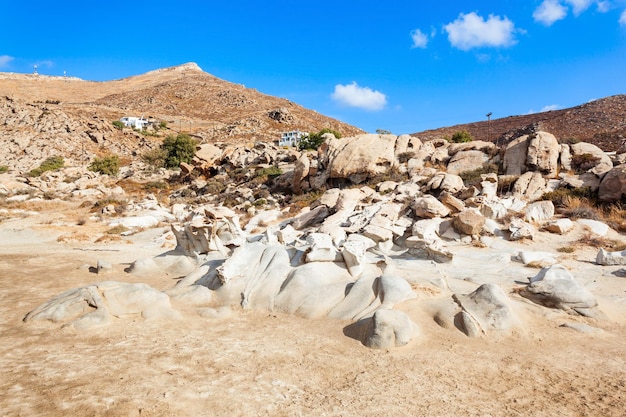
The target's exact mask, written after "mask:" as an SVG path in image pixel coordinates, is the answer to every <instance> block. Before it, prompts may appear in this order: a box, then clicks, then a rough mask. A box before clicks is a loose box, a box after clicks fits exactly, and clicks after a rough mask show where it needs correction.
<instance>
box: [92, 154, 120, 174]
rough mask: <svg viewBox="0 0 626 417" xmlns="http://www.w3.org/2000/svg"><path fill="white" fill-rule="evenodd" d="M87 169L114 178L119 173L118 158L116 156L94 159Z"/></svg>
mask: <svg viewBox="0 0 626 417" xmlns="http://www.w3.org/2000/svg"><path fill="white" fill-rule="evenodd" d="M88 169H89V170H90V171H93V172H99V173H100V174H102V175H111V176H115V175H117V174H119V172H120V158H119V157H118V156H117V155H111V156H105V157H104V158H96V159H94V160H93V162H92V163H91V164H90V165H89V167H88Z"/></svg>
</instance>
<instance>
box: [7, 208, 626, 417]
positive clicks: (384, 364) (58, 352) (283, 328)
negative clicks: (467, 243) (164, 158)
mask: <svg viewBox="0 0 626 417" xmlns="http://www.w3.org/2000/svg"><path fill="white" fill-rule="evenodd" d="M98 227H99V226H97V225H90V224H86V225H83V226H77V225H75V224H72V223H71V221H68V220H67V219H66V218H64V217H63V216H60V215H58V214H48V215H45V216H44V215H34V214H33V215H30V216H25V217H23V218H10V219H6V220H5V221H3V222H2V223H0V334H1V337H0V372H1V373H2V377H1V378H0V414H1V415H2V416H42V415H45V416H67V415H77V416H79V415H81V416H82V415H85V416H101V415H106V416H374V415H376V416H623V415H624V414H625V413H626V406H625V404H626V342H625V341H626V324H625V320H624V318H623V317H625V316H624V312H625V311H626V308H625V306H626V302H625V301H624V300H625V299H626V278H621V277H618V276H615V275H613V274H611V271H614V270H615V269H618V268H616V267H612V268H611V269H609V268H601V267H599V266H596V265H593V263H592V261H593V259H594V254H595V250H593V249H589V250H581V251H579V252H578V253H577V254H576V255H575V256H574V255H572V256H571V257H570V258H568V259H566V260H565V262H564V263H565V264H567V265H568V267H570V268H571V269H573V270H574V271H583V272H584V271H589V274H586V273H585V277H586V278H585V285H587V286H588V287H589V288H590V289H591V290H592V292H593V293H594V294H596V295H597V296H598V298H599V299H600V300H601V307H602V308H603V310H604V311H605V312H607V316H608V317H607V319H606V320H593V319H586V318H582V317H577V316H576V317H575V316H570V315H567V314H566V313H564V312H561V311H556V310H551V309H547V308H545V307H541V306H538V305H535V304H532V303H530V302H529V301H525V300H524V299H522V298H521V297H519V296H517V295H516V294H515V293H514V292H512V291H511V289H512V288H514V287H515V285H518V286H520V285H521V284H519V283H517V284H516V283H515V280H521V281H524V280H526V278H527V276H532V275H534V273H536V272H537V270H536V269H535V270H531V269H529V268H523V267H521V266H519V267H518V266H516V265H513V267H510V268H508V269H504V270H503V268H502V267H500V268H499V269H498V265H497V262H493V260H491V261H489V258H488V256H491V253H492V252H490V250H489V249H485V248H465V249H462V250H461V249H459V253H460V255H459V256H465V257H467V259H468V265H470V266H469V267H468V268H466V269H465V270H463V271H459V270H458V269H457V270H456V272H454V271H444V273H443V274H444V275H446V276H447V277H448V279H449V281H450V282H452V283H453V285H451V287H452V286H457V287H458V288H459V289H461V288H463V287H464V286H467V287H468V288H470V287H471V285H473V286H474V287H475V284H474V283H472V282H468V279H469V280H474V281H481V280H490V279H491V280H494V281H497V282H500V283H502V284H503V285H504V284H506V285H504V287H505V288H507V291H508V292H509V294H510V296H511V298H512V299H513V300H514V302H515V304H516V305H517V306H518V308H519V310H520V312H521V313H522V316H523V317H524V320H525V322H524V326H523V328H521V329H519V330H517V331H514V332H512V333H510V334H506V335H490V336H488V337H485V338H480V339H471V338H468V337H467V336H465V335H464V334H463V333H461V332H460V331H458V330H457V329H455V328H445V327H442V326H440V325H439V324H437V322H436V320H435V319H434V317H435V316H436V312H437V311H440V310H441V309H442V308H443V307H444V306H445V305H446V303H450V302H451V301H450V300H451V297H450V296H449V294H448V293H444V292H438V291H437V290H436V289H434V287H433V288H431V287H428V286H423V285H422V286H417V287H418V290H417V291H418V300H413V301H410V302H406V303H405V304H403V305H400V306H398V308H400V309H402V310H404V311H406V312H408V313H409V314H410V315H411V317H412V318H413V320H414V321H416V322H417V324H418V325H419V327H420V329H421V335H420V336H419V337H417V338H416V339H415V340H414V341H412V342H411V343H409V345H407V346H404V347H401V348H396V349H393V350H373V349H369V348H367V347H365V346H363V345H362V344H361V343H360V342H359V341H357V340H354V339H351V338H349V337H346V336H345V335H344V333H343V332H344V328H345V327H346V326H347V325H349V324H350V323H349V322H343V321H338V320H330V319H324V320H305V319H302V318H298V317H295V316H290V315H284V314H280V313H276V312H268V311H242V310H240V309H237V308H234V309H233V311H232V313H231V314H230V315H229V316H228V317H223V318H204V317H201V316H200V315H199V314H198V313H197V311H195V310H194V309H191V308H185V307H184V306H178V308H179V309H180V310H181V311H182V319H180V320H169V321H149V320H148V321H146V320H143V319H142V318H140V317H138V316H129V317H123V318H120V319H117V320H115V321H114V323H113V324H111V325H110V326H107V327H103V328H99V329H96V330H89V331H82V332H78V331H75V330H69V329H60V326H59V324H54V323H33V322H29V323H24V322H23V321H22V319H23V317H24V315H25V314H26V313H28V312H29V311H30V310H32V309H33V308H35V307H36V306H38V305H39V304H41V303H42V302H44V301H47V300H48V299H50V298H51V297H52V296H54V295H56V294H58V293H60V292H63V291H65V290H68V289H71V288H74V287H77V286H80V285H85V284H88V283H91V282H98V281H102V280H110V279H114V280H119V281H124V282H145V283H148V284H149V285H152V286H153V287H155V288H158V289H166V288H169V287H171V286H172V285H173V284H174V283H175V282H176V280H177V279H178V278H179V277H176V276H171V275H167V274H165V273H162V274H156V275H155V276H151V277H141V278H140V277H135V276H133V275H130V274H127V273H125V272H124V271H123V269H124V267H125V266H127V265H128V264H129V263H130V262H132V261H133V260H135V259H138V258H142V257H147V256H155V255H158V254H160V253H163V252H164V251H167V250H168V244H165V245H162V244H157V243H154V242H155V238H156V237H157V236H160V235H161V234H162V233H163V232H164V231H166V228H156V229H152V230H148V231H146V232H143V233H140V234H137V235H134V236H131V237H128V238H122V240H120V241H113V242H109V243H94V240H95V238H97V237H98V236H100V235H99V234H98V233H101V230H100V229H98ZM72 234H73V235H74V236H83V238H82V240H69V241H68V240H67V239H60V241H59V240H58V237H59V236H60V235H64V236H70V235H72ZM542 239H543V240H541V239H540V240H539V241H536V242H534V243H532V244H528V243H520V245H526V248H529V249H530V248H532V250H539V249H542V248H543V249H546V246H547V245H548V244H552V245H563V244H565V243H567V241H568V240H571V239H572V238H571V237H553V236H552V235H550V236H548V237H545V238H542ZM550 239H552V240H555V242H549V240H550ZM481 257H483V258H481ZM98 259H104V260H107V261H109V262H111V263H112V264H113V265H114V268H113V271H111V272H109V273H107V274H106V275H104V276H100V275H97V274H95V273H94V272H93V266H95V265H96V263H97V261H98ZM472 262H474V264H475V265H474V264H472ZM481 262H483V263H484V265H483V267H484V268H483V269H482V271H481V268H480V263H481ZM472 265H474V266H472ZM90 267H92V268H91V270H90ZM433 268H435V267H433ZM497 271H500V272H497ZM507 271H508V272H507ZM524 272H525V275H524ZM419 273H420V274H424V275H425V278H426V279H427V278H428V274H434V272H433V271H432V270H424V271H421V272H419ZM455 273H456V274H457V275H459V276H458V277H454V276H453V275H454V274H455ZM463 276H466V278H468V279H463ZM515 277H518V278H516V279H515ZM424 282H426V281H424ZM565 323H574V324H582V325H586V326H591V328H592V329H594V330H595V331H593V332H587V333H585V332H580V331H576V330H574V329H572V328H568V327H562V325H563V324H565Z"/></svg>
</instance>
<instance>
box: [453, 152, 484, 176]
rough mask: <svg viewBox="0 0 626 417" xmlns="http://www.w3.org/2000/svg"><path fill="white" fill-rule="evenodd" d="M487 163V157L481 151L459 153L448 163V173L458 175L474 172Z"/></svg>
mask: <svg viewBox="0 0 626 417" xmlns="http://www.w3.org/2000/svg"><path fill="white" fill-rule="evenodd" d="M488 161H489V156H488V155H487V154H485V153H483V152H481V151H477V150H469V151H461V152H458V153H456V154H455V155H454V156H453V157H452V158H451V159H450V162H448V173H449V174H453V175H459V174H461V173H463V172H468V171H474V170H477V169H480V168H482V167H483V166H484V165H485V163H487V162H488Z"/></svg>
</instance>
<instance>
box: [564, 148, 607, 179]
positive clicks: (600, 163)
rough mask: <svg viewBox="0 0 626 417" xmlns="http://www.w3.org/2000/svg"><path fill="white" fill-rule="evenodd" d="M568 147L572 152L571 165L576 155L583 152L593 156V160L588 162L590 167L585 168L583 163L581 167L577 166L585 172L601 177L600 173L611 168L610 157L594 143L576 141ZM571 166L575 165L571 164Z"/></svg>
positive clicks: (580, 154) (578, 155) (602, 173)
mask: <svg viewBox="0 0 626 417" xmlns="http://www.w3.org/2000/svg"><path fill="white" fill-rule="evenodd" d="M570 149H571V152H572V165H574V162H575V161H576V157H581V156H582V155H585V154H588V155H590V156H591V157H592V158H594V160H593V161H590V162H589V165H591V167H590V168H587V166H586V165H585V166H583V167H578V168H579V169H582V170H585V171H587V172H590V173H592V174H595V175H596V176H598V177H601V176H602V175H604V174H605V173H607V172H608V171H610V170H611V168H613V162H612V161H611V158H610V157H609V156H608V155H607V154H606V153H605V152H604V151H603V150H602V149H600V148H598V147H597V146H596V145H593V144H591V143H587V142H578V143H574V144H572V145H570ZM572 168H576V167H574V166H573V167H572ZM585 168H586V169H585Z"/></svg>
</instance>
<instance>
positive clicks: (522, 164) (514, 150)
mask: <svg viewBox="0 0 626 417" xmlns="http://www.w3.org/2000/svg"><path fill="white" fill-rule="evenodd" d="M527 155H528V135H524V136H520V137H519V138H517V139H514V140H513V141H511V143H509V144H508V145H507V147H506V149H505V151H504V158H503V161H502V162H503V165H504V170H505V174H506V175H516V176H517V175H522V174H523V173H524V172H526V158H527Z"/></svg>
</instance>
